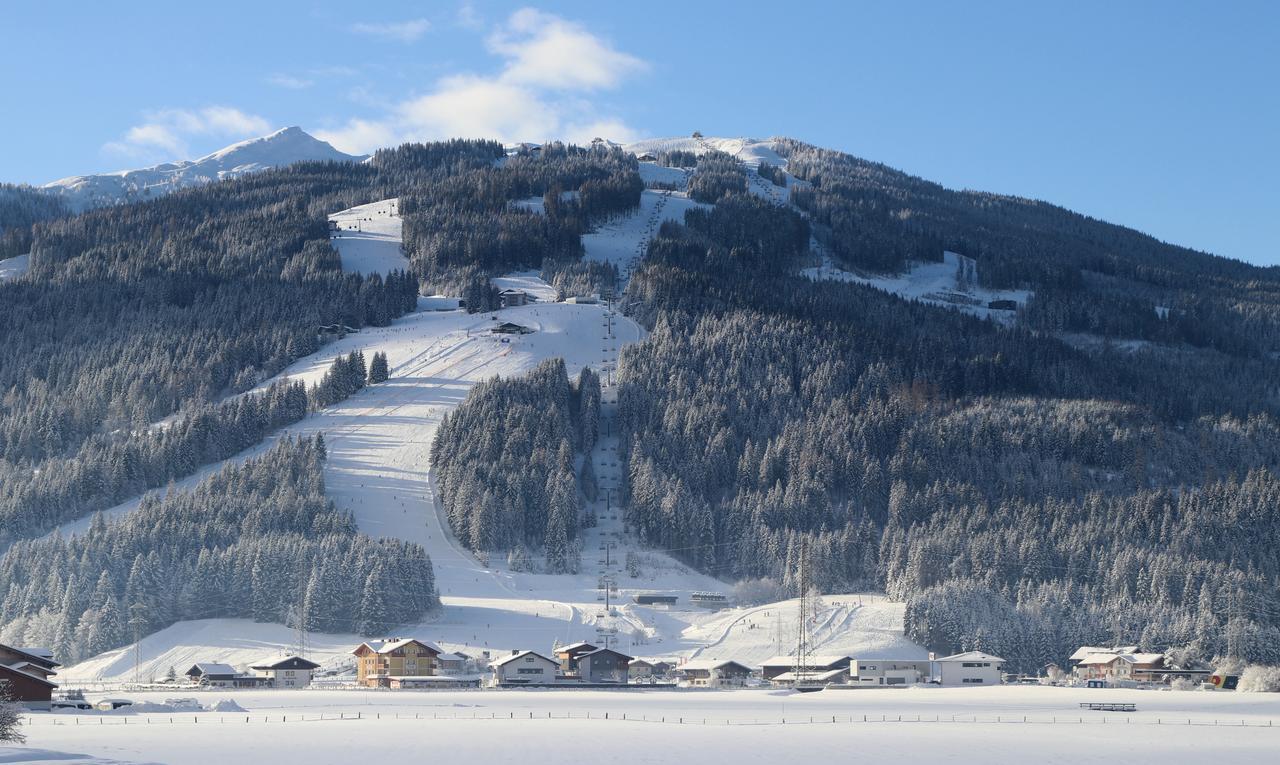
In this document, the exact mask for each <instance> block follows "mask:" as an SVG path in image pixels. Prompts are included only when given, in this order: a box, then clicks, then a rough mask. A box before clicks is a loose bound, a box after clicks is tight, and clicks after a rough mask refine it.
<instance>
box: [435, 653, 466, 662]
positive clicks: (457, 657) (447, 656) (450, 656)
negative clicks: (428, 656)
mask: <svg viewBox="0 0 1280 765" xmlns="http://www.w3.org/2000/svg"><path fill="white" fill-rule="evenodd" d="M466 660H467V657H465V656H463V655H462V654H457V653H442V654H440V655H439V656H437V657H436V661H466Z"/></svg>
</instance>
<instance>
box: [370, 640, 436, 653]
mask: <svg viewBox="0 0 1280 765" xmlns="http://www.w3.org/2000/svg"><path fill="white" fill-rule="evenodd" d="M410 643H417V644H418V645H420V646H422V647H423V648H426V649H427V650H429V651H434V652H435V653H436V654H441V653H444V652H443V651H441V650H440V646H438V645H436V644H435V643H430V642H428V641H426V640H418V639H417V638H395V639H390V638H388V639H386V640H366V641H364V642H363V643H361V644H360V645H358V646H356V651H359V650H360V649H361V648H362V647H364V646H368V647H369V650H370V651H373V652H374V653H391V652H392V651H394V650H396V649H398V648H404V647H405V646H407V645H409V644H410ZM352 653H355V651H352Z"/></svg>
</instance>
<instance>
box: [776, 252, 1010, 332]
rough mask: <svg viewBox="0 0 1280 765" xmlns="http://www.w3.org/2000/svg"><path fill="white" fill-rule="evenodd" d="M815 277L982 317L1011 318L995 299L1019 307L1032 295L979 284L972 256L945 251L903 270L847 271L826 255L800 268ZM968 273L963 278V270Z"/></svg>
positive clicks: (1006, 319) (816, 279) (810, 276)
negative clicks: (992, 305)
mask: <svg viewBox="0 0 1280 765" xmlns="http://www.w3.org/2000/svg"><path fill="white" fill-rule="evenodd" d="M800 273H801V274H802V275H804V276H806V277H808V278H809V279H812V280H814V281H837V282H849V283H852V284H864V285H867V286H869V287H875V288H877V289H881V290H884V291H885V292H889V293H891V294H894V295H898V296H899V297H901V298H903V299H904V300H919V301H920V302H922V303H930V304H932V305H938V306H944V307H948V308H956V309H959V310H961V311H964V312H965V313H970V314H973V315H974V316H979V317H981V318H984V319H985V318H989V317H990V318H994V319H997V320H1000V321H1011V320H1012V319H1013V318H1014V312H1013V311H1001V310H991V309H990V308H988V307H987V306H988V303H990V302H991V301H992V300H1012V301H1014V302H1015V303H1017V304H1018V306H1019V307H1022V306H1025V305H1026V304H1027V299H1028V298H1029V297H1031V292H1030V291H1028V290H993V289H987V288H986V287H982V286H979V285H978V275H977V264H976V262H975V261H974V260H973V259H972V258H969V257H966V256H964V255H959V254H957V253H954V252H944V253H942V262H941V263H913V264H912V265H911V267H910V268H909V269H908V270H907V271H906V272H904V273H901V274H872V273H867V274H861V273H855V272H853V271H846V270H844V269H843V268H839V267H837V266H835V265H832V264H831V262H830V260H829V259H825V260H824V262H823V264H822V265H821V266H816V267H814V268H806V269H803V270H802V271H801V272H800ZM962 273H963V274H965V276H964V277H963V278H961V276H960V275H961V274H962Z"/></svg>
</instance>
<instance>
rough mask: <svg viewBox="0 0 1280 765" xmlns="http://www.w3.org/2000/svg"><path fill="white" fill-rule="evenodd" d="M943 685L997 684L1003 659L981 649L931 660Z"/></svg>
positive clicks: (1002, 666)
mask: <svg viewBox="0 0 1280 765" xmlns="http://www.w3.org/2000/svg"><path fill="white" fill-rule="evenodd" d="M933 663H934V664H935V665H936V666H937V667H938V682H939V683H941V684H942V685H944V686H962V687H970V686H974V685H999V684H1000V677H1001V673H1002V670H1003V668H1004V659H1002V658H1000V657H999V656H992V655H991V654H989V653H983V652H982V651H966V652H964V653H957V654H954V655H952V656H944V657H942V658H941V659H935V660H934V662H933Z"/></svg>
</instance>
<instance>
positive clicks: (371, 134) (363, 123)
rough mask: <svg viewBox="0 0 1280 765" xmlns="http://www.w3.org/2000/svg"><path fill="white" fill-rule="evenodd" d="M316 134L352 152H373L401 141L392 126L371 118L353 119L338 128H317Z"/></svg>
mask: <svg viewBox="0 0 1280 765" xmlns="http://www.w3.org/2000/svg"><path fill="white" fill-rule="evenodd" d="M315 136H316V138H319V139H320V140H321V141H328V142H329V143H330V144H332V145H333V147H334V148H335V149H337V150H338V151H345V152H348V153H350V154H371V153H373V151H374V150H376V149H381V148H384V147H387V146H395V145H397V144H398V143H400V138H399V137H398V136H397V134H396V132H395V130H393V129H392V128H391V127H390V126H388V125H386V124H384V123H382V122H373V121H370V120H351V121H349V122H348V123H347V124H346V125H344V126H342V127H340V128H338V129H336V130H317V131H315Z"/></svg>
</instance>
